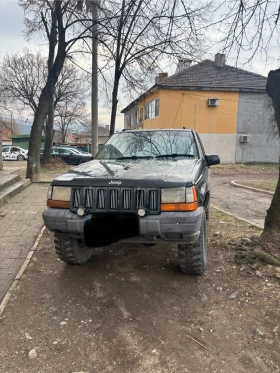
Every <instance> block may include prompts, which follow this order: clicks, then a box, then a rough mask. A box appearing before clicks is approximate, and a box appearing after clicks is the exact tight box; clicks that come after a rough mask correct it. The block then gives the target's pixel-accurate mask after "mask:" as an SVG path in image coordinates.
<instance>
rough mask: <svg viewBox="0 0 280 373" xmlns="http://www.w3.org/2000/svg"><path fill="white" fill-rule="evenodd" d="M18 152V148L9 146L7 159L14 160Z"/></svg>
mask: <svg viewBox="0 0 280 373" xmlns="http://www.w3.org/2000/svg"><path fill="white" fill-rule="evenodd" d="M19 154H20V150H19V148H17V147H16V146H11V147H10V151H9V160H11V161H16V160H17V156H18V155H19Z"/></svg>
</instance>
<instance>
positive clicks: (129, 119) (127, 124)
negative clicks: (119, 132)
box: [125, 114, 131, 129]
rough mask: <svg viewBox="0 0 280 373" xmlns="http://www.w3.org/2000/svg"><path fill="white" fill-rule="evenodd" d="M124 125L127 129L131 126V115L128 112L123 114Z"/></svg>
mask: <svg viewBox="0 0 280 373" xmlns="http://www.w3.org/2000/svg"><path fill="white" fill-rule="evenodd" d="M125 125H126V128H127V129H129V128H131V115H130V114H126V115H125Z"/></svg>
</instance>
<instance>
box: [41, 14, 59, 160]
mask: <svg viewBox="0 0 280 373" xmlns="http://www.w3.org/2000/svg"><path fill="white" fill-rule="evenodd" d="M56 45H57V16H56V12H55V10H54V9H53V10H52V23H51V31H50V35H49V57H48V73H49V74H50V72H51V69H52V67H53V64H54V56H55V47H56ZM53 122H54V97H52V100H51V101H50V103H49V110H48V120H47V123H46V141H45V145H44V152H43V159H42V164H46V163H49V162H50V160H51V151H52V143H53Z"/></svg>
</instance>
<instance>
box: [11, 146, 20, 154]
mask: <svg viewBox="0 0 280 373" xmlns="http://www.w3.org/2000/svg"><path fill="white" fill-rule="evenodd" d="M11 152H13V153H14V152H19V148H15V147H14V146H12V147H11Z"/></svg>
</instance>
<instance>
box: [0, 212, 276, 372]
mask: <svg viewBox="0 0 280 373" xmlns="http://www.w3.org/2000/svg"><path fill="white" fill-rule="evenodd" d="M211 214H212V218H211V222H210V226H209V235H208V261H209V263H208V268H207V272H206V274H205V275H204V276H200V277H191V276H186V275H184V274H182V273H180V272H179V269H178V262H177V248H176V246H175V245H156V246H154V247H150V248H147V247H143V246H142V245H140V244H133V245H132V244H124V243H118V244H115V245H111V246H109V247H106V248H104V249H99V250H98V251H97V252H96V255H95V256H94V257H93V258H92V260H91V261H90V262H89V263H87V264H86V265H83V266H69V265H66V264H64V263H63V262H61V261H59V260H58V258H57V257H56V254H55V252H54V247H53V240H52V234H51V233H50V232H48V231H45V233H44V235H43V237H42V240H41V243H40V245H39V247H38V249H37V251H36V253H35V256H34V257H33V259H32V262H31V264H30V265H29V267H28V269H27V271H26V272H25V274H24V276H23V278H22V280H21V281H20V285H19V286H18V287H17V288H16V291H15V292H14V293H13V296H12V299H11V301H10V303H9V305H8V307H7V308H6V310H5V313H4V314H3V316H2V318H1V320H0V333H1V342H0V344H1V347H0V372H1V373H46V372H52V373H54V372H55V373H60V372H61V373H74V372H79V373H82V372H83V373H103V372H104V373H105V372H114V373H141V372H145V373H185V372H190V373H202V372H203V373H205V372H206V373H208V372H209V373H210V372H211V373H215V372H217V373H218V372H222V373H239V372H247V373H264V372H267V373H276V372H277V373H278V372H280V344H279V343H280V338H279V333H280V317H279V312H280V303H279V288H280V280H279V279H278V278H276V277H275V274H273V275H271V273H272V272H273V271H276V273H277V268H276V269H274V268H273V271H271V270H270V271H268V273H270V275H265V271H264V269H263V268H260V269H259V270H258V271H256V269H253V268H252V267H251V266H246V265H241V264H240V263H239V264H236V263H235V262H234V252H233V251H232V249H231V248H230V246H228V245H227V242H228V241H229V240H231V239H233V238H235V237H238V236H239V237H240V236H242V237H247V236H250V235H252V234H254V233H255V234H256V233H259V232H260V231H259V230H257V229H255V228H254V227H252V226H250V225H247V224H245V223H243V222H240V221H237V220H236V219H233V218H229V216H228V215H227V216H226V215H223V214H222V213H220V212H216V211H215V210H212V212H211ZM264 268H267V267H264ZM279 277H280V276H279Z"/></svg>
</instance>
